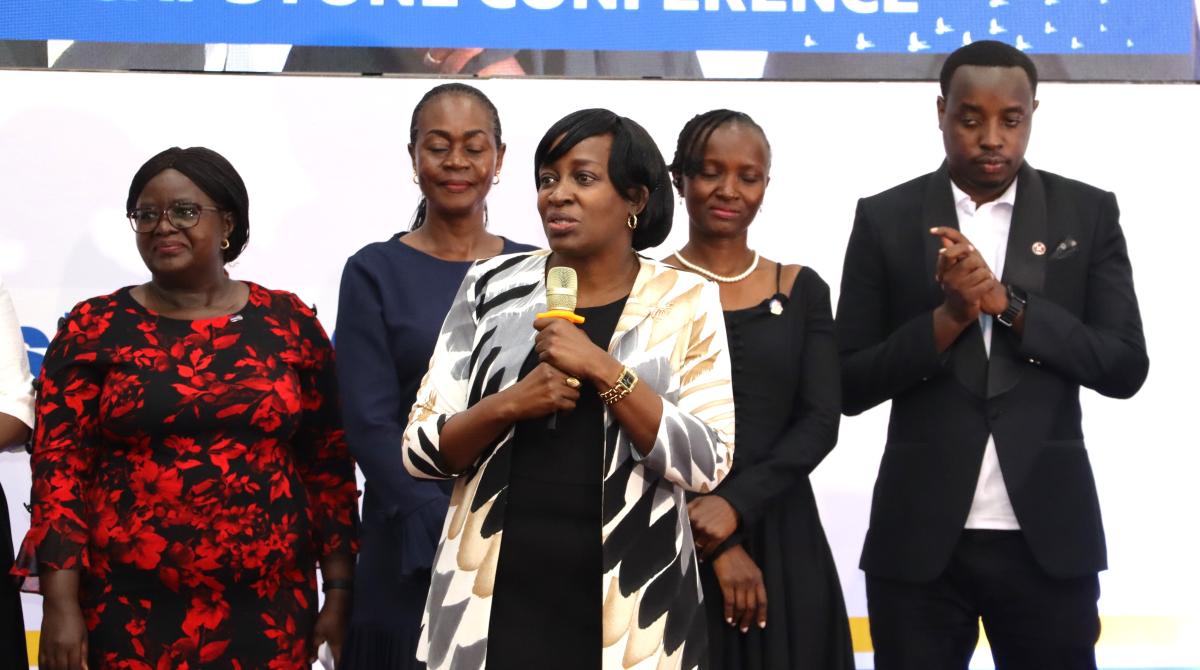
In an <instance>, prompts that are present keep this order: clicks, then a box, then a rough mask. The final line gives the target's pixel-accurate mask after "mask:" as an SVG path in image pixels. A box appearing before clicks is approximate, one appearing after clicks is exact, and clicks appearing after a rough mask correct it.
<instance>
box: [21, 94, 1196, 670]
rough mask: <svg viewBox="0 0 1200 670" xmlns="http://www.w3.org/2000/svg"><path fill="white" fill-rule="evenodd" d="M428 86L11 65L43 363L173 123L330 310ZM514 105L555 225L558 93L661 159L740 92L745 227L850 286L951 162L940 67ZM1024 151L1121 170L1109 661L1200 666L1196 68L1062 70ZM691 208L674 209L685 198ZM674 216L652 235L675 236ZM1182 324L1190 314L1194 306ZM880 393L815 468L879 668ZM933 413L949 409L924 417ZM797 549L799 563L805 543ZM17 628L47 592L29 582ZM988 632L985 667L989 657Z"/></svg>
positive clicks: (1107, 466) (24, 315) (537, 234)
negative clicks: (1076, 76) (1184, 73)
mask: <svg viewBox="0 0 1200 670" xmlns="http://www.w3.org/2000/svg"><path fill="white" fill-rule="evenodd" d="M434 83H436V82H433V81H430V80H420V79H396V78H362V77H353V78H340V77H333V78H315V77H299V76H255V75H239V76H231V75H205V74H171V75H168V74H144V73H143V74H138V73H120V74H118V73H68V72H46V71H0V100H3V103H2V104H0V274H2V275H3V276H4V279H5V282H6V283H7V285H8V286H9V288H10V289H11V291H12V293H13V298H14V301H15V303H16V307H17V309H18V313H19V314H20V318H21V321H22V323H23V324H24V325H25V326H26V336H27V337H26V339H27V342H28V344H29V346H30V351H31V358H32V359H33V361H34V363H35V365H36V364H37V363H39V362H40V357H41V354H42V353H43V352H44V350H45V345H46V343H47V337H48V336H51V335H52V334H53V331H54V328H55V323H56V321H57V319H58V318H59V317H60V316H61V315H62V314H63V313H64V312H66V311H67V310H69V309H70V308H71V306H72V305H74V304H75V303H76V302H77V301H79V300H81V299H84V298H87V297H89V296H93V295H96V294H100V293H106V292H109V291H111V290H113V289H115V288H117V287H120V286H125V285H129V284H136V283H140V282H142V281H144V280H145V279H146V278H147V273H146V270H145V268H144V267H143V265H142V263H141V261H140V258H139V257H138V254H137V252H136V250H135V248H134V241H133V233H132V232H131V231H130V230H129V226H128V223H127V222H126V221H125V219H124V218H123V209H124V200H125V193H126V190H127V188H128V184H129V179H130V178H131V176H132V175H133V172H134V171H135V170H136V169H137V167H138V166H139V165H140V164H141V163H142V162H143V161H144V160H145V159H146V158H148V157H149V156H151V155H152V154H154V153H155V152H157V151H159V150H161V149H163V148H165V147H168V146H172V145H179V146H191V145H205V146H209V147H212V148H214V149H216V150H218V151H220V152H221V153H223V154H225V155H226V156H227V157H228V158H229V159H230V160H231V161H232V162H233V164H234V165H235V166H237V168H238V169H239V170H240V171H241V173H242V175H243V176H244V178H245V180H246V182H247V184H248V186H249V190H250V194H251V209H250V211H251V235H250V245H249V247H248V249H247V250H246V252H245V254H244V255H243V256H242V259H241V260H239V261H238V262H236V263H235V264H233V265H232V266H231V268H230V271H231V274H232V275H233V276H234V277H235V278H242V279H249V280H253V281H257V282H260V283H262V284H264V285H266V286H268V287H271V288H281V289H288V290H291V291H294V292H296V293H298V294H299V295H300V296H301V297H302V298H303V299H304V300H306V301H308V302H310V303H315V304H316V305H317V306H318V309H319V316H320V319H321V321H322V322H323V323H324V324H325V325H326V326H327V327H329V328H331V327H332V325H333V324H334V322H335V317H336V314H337V302H336V298H337V288H338V281H339V277H340V273H341V269H342V265H343V263H344V261H345V259H346V258H347V257H348V256H349V255H350V254H352V253H353V252H354V251H355V250H357V249H358V248H360V247H361V246H363V245H365V244H367V243H369V242H372V241H376V240H380V239H385V238H386V237H388V236H389V235H391V234H392V233H394V232H396V231H398V230H401V229H404V228H407V226H408V222H409V217H410V215H411V213H412V211H413V207H414V205H415V203H416V198H417V188H416V186H415V185H413V184H412V182H411V180H410V177H411V172H412V170H411V166H410V162H409V158H408V154H407V152H406V148H405V145H406V144H407V142H408V124H409V117H410V114H411V110H412V107H413V105H414V104H415V103H416V101H417V100H418V99H419V98H420V96H421V95H422V94H423V93H424V91H425V90H427V89H428V88H429V87H431V86H432V85H433V84H434ZM478 86H479V87H480V88H482V89H483V90H484V91H485V92H486V93H487V94H488V95H490V96H491V97H492V99H493V100H494V101H495V102H496V104H497V106H498V107H499V109H500V114H501V117H502V121H503V125H504V130H505V140H506V141H507V143H508V155H507V160H506V162H505V166H504V170H503V177H502V182H501V184H500V185H499V186H497V187H495V188H494V189H493V196H492V198H491V199H490V212H491V229H492V230H493V231H495V232H497V233H501V234H504V235H506V236H509V237H511V238H514V239H516V240H520V241H523V242H530V243H535V244H541V243H543V242H544V238H543V235H542V233H541V228H540V224H539V221H538V217H537V213H536V209H535V191H534V179H533V165H532V153H533V149H534V147H535V145H536V143H537V141H538V140H539V139H540V137H541V134H542V133H543V132H544V130H545V129H546V128H547V127H549V125H550V124H551V123H552V122H553V121H555V120H557V119H558V118H559V117H561V116H562V115H563V114H565V113H567V112H570V111H573V110H575V109H578V108H581V107H588V106H605V107H609V108H611V109H613V110H615V111H617V112H619V113H621V114H625V115H628V116H631V117H633V118H635V119H637V120H638V121H640V122H641V123H642V124H644V125H645V126H646V128H647V129H648V130H649V131H650V133H651V134H652V135H653V136H654V137H655V138H656V139H657V140H658V142H659V145H660V147H661V148H662V149H663V151H664V153H665V154H666V156H667V158H668V159H669V158H670V155H671V153H672V152H673V150H674V144H675V137H676V134H677V132H678V130H679V128H680V127H681V126H682V125H683V123H684V122H685V121H686V120H687V119H688V118H690V117H691V116H692V115H693V114H695V113H698V112H701V111H704V110H707V109H711V108H714V107H722V106H730V107H736V108H738V109H741V110H744V111H746V112H749V113H750V114H751V115H753V116H754V117H755V118H756V119H757V120H758V121H759V122H760V123H761V124H762V126H763V128H765V130H766V132H767V134H768V135H769V137H770V140H771V143H772V146H773V147H774V163H773V168H772V182H771V185H770V188H769V189H768V192H767V197H766V201H765V205H764V209H763V213H762V214H761V215H760V216H759V218H758V220H757V222H756V223H755V224H754V227H753V229H752V234H751V242H752V244H753V246H755V247H756V248H758V249H760V250H762V251H763V252H764V253H765V254H766V255H767V256H769V257H771V258H773V259H778V260H781V261H786V262H796V263H802V264H806V265H810V266H812V267H814V268H815V269H816V270H817V271H818V272H820V273H821V274H822V276H824V278H825V279H826V280H827V281H828V282H829V283H830V285H831V286H832V287H833V289H834V298H835V300H836V294H837V287H838V284H839V281H840V271H841V264H842V254H843V251H844V248H845V243H846V239H847V237H848V235H849V232H850V225H851V222H852V217H853V213H854V207H855V202H856V199H857V198H859V197H861V196H864V195H869V194H872V193H876V192H878V191H880V190H883V189H885V188H887V187H889V186H892V185H894V184H896V183H899V182H901V181H904V180H907V179H909V178H911V177H914V176H916V175H918V174H922V173H924V172H927V171H930V170H933V169H935V168H936V167H937V166H938V164H939V163H940V161H941V158H942V146H941V137H940V133H939V132H938V129H937V125H936V116H935V106H934V103H935V97H936V95H937V86H936V84H934V83H891V84H880V83H873V84H865V83H864V84H859V83H778V82H776V83H765V82H757V83H751V82H741V83H739V82H650V81H624V82H622V81H570V80H558V81H547V80H532V79H508V80H488V81H480V82H478ZM1038 97H1039V98H1040V100H1041V107H1040V109H1039V110H1038V112H1037V114H1036V117H1035V123H1034V130H1033V140H1032V143H1031V145H1030V150H1029V153H1028V158H1029V160H1030V162H1031V163H1032V164H1033V165H1034V166H1036V167H1039V168H1042V169H1046V170H1050V171H1054V172H1058V173H1061V174H1065V175H1068V176H1071V177H1074V178H1077V179H1082V180H1084V181H1087V182H1089V183H1092V184H1094V185H1097V186H1099V187H1102V188H1105V189H1110V190H1113V191H1115V192H1116V193H1117V195H1118V198H1119V202H1120V204H1121V207H1122V213H1123V216H1122V223H1123V225H1124V229H1125V233H1126V236H1127V238H1128V241H1129V246H1130V254H1131V256H1132V259H1133V266H1134V276H1135V280H1136V285H1137V291H1138V295H1139V297H1140V299H1141V304H1142V311H1143V318H1144V321H1145V330H1146V339H1147V342H1148V346H1149V351H1150V358H1151V361H1152V364H1151V370H1150V376H1149V379H1148V380H1147V382H1146V385H1145V387H1144V388H1143V389H1142V391H1141V393H1140V394H1139V395H1138V396H1137V397H1135V398H1133V399H1132V400H1127V401H1113V400H1108V399H1104V398H1100V397H1099V396H1097V395H1095V394H1094V393H1091V392H1087V391H1085V392H1084V413H1085V422H1084V430H1085V433H1086V436H1087V440H1088V446H1089V452H1090V455H1091V458H1092V463H1093V467H1094V469H1095V472H1096V477H1097V480H1098V483H1099V488H1100V494H1101V500H1102V503H1103V512H1104V519H1105V525H1106V527H1107V529H1108V534H1109V559H1110V565H1111V569H1110V570H1109V571H1108V572H1106V573H1103V575H1102V577H1101V583H1102V588H1103V596H1102V598H1101V601H1100V606H1101V612H1102V614H1103V616H1104V636H1103V638H1102V641H1101V643H1100V646H1099V656H1100V661H1101V665H1102V667H1105V668H1166V667H1171V668H1197V667H1200V617H1198V616H1197V615H1196V614H1195V611H1196V604H1197V602H1200V589H1198V587H1197V581H1196V578H1195V573H1196V570H1195V564H1196V556H1197V551H1196V549H1197V539H1196V538H1197V533H1196V520H1195V516H1196V512H1197V509H1198V508H1200V506H1198V505H1197V493H1196V492H1197V486H1196V473H1197V471H1198V467H1197V466H1200V457H1198V456H1197V446H1198V445H1197V438H1196V431H1195V428H1194V425H1195V418H1194V417H1195V416H1196V414H1195V411H1196V410H1195V402H1196V401H1195V398H1196V397H1197V396H1196V392H1195V388H1194V381H1195V377H1196V372H1197V370H1198V367H1200V366H1197V364H1196V362H1195V345H1194V330H1195V325H1194V324H1195V319H1196V317H1195V316H1194V314H1193V312H1194V304H1193V302H1192V298H1193V294H1194V290H1193V288H1192V287H1191V285H1190V280H1189V279H1188V277H1189V276H1190V275H1188V274H1187V273H1188V272H1189V271H1190V270H1191V269H1194V267H1195V259H1196V249H1200V226H1198V225H1197V224H1198V223H1200V216H1198V215H1197V214H1196V209H1195V207H1194V206H1193V205H1192V202H1191V200H1190V197H1191V196H1192V195H1194V194H1195V193H1196V190H1197V188H1198V187H1200V170H1197V169H1196V162H1195V157H1196V156H1197V155H1200V132H1198V131H1200V126H1197V122H1196V119H1200V87H1197V86H1195V85H1098V84H1092V85H1082V84H1052V85H1043V86H1042V87H1041V88H1040V89H1039V96H1038ZM680 209H681V208H680ZM686 232H687V231H686V216H685V213H684V212H683V211H677V213H676V227H675V229H674V231H673V232H672V235H671V237H670V238H669V239H668V241H667V243H666V244H664V245H663V246H662V247H660V248H659V249H657V250H654V251H652V252H651V255H653V256H655V257H662V256H665V255H666V254H667V253H669V252H670V251H671V250H673V249H675V248H677V247H678V246H679V245H681V244H682V242H683V240H684V239H685V237H686ZM1187 324H1193V325H1191V326H1189V325H1187ZM886 418H887V413H886V409H884V408H878V409H876V410H873V411H871V412H869V413H867V414H865V415H863V416H860V417H856V418H851V419H845V420H844V421H843V423H842V433H841V442H840V444H839V445H838V447H837V449H835V450H834V452H833V453H832V455H831V456H830V457H829V458H828V459H826V461H825V462H824V463H823V464H822V465H821V467H819V468H818V469H817V471H816V473H815V474H814V476H813V481H814V485H815V487H816V490H817V493H818V499H819V503H820V508H821V513H822V517H823V519H824V522H825V527H826V530H827V532H828V535H829V538H830V541H831V543H832V545H833V550H834V554H835V556H836V558H837V562H838V567H839V570H840V572H841V577H842V581H843V587H844V590H845V593H846V600H847V605H848V608H849V612H850V615H851V617H852V619H853V623H854V626H855V631H856V648H857V649H858V650H859V651H860V652H864V653H862V654H860V655H859V660H860V667H864V668H866V667H870V666H871V661H870V655H869V654H868V653H866V652H867V651H868V650H869V649H870V646H869V640H868V639H867V637H866V635H865V630H866V628H865V621H864V619H863V617H865V616H866V604H865V597H864V589H863V578H862V573H861V572H860V571H859V570H858V569H857V561H858V555H859V549H860V544H861V541H862V538H863V533H864V530H865V526H866V522H867V513H868V508H869V503H870V493H871V487H872V484H873V481H874V478H875V473H876V471H877V468H878V464H879V459H880V455H881V453H882V448H883V442H884V430H885V425H886ZM931 420H936V417H931ZM0 479H2V481H3V484H4V488H5V490H6V492H7V493H8V498H9V504H10V509H9V513H10V515H11V517H12V522H13V530H14V533H15V535H14V538H13V539H14V542H19V541H20V539H21V535H22V534H23V532H24V530H25V529H26V527H27V525H28V513H27V512H26V510H25V509H24V508H23V506H22V503H24V502H27V500H28V495H27V492H28V490H29V474H28V466H27V459H26V457H25V456H24V455H21V454H6V455H3V456H0ZM797 569H803V566H797ZM25 608H26V609H25V615H26V623H27V628H28V629H30V630H31V631H35V630H36V629H37V628H38V625H39V620H40V611H41V601H40V599H39V598H37V597H34V596H26V600H25ZM990 663H991V662H990V658H989V657H988V656H987V655H986V654H982V655H979V656H978V657H977V659H976V661H975V664H974V666H973V667H976V668H987V667H990Z"/></svg>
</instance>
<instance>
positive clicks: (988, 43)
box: [941, 40, 1038, 97]
mask: <svg viewBox="0 0 1200 670" xmlns="http://www.w3.org/2000/svg"><path fill="white" fill-rule="evenodd" d="M964 65H978V66H982V67H1019V68H1021V69H1022V70H1025V74H1026V75H1027V76H1028V77H1029V87H1030V89H1031V90H1032V91H1033V93H1034V95H1037V85H1038V73H1037V66H1036V65H1034V64H1033V60H1032V59H1031V58H1030V57H1029V56H1026V55H1025V52H1023V51H1021V50H1020V49H1018V48H1016V47H1014V46H1012V45H1009V44H1005V43H1004V42H997V41H996V40H980V41H978V42H971V43H970V44H968V45H966V46H963V47H959V48H958V49H956V50H955V51H954V53H952V54H950V55H949V56H947V57H946V62H944V63H942V76H941V84H942V96H943V97H945V96H946V95H948V94H949V92H950V80H951V79H953V78H954V72H955V70H957V69H958V68H960V67H962V66H964Z"/></svg>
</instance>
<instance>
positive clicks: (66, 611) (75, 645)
mask: <svg viewBox="0 0 1200 670" xmlns="http://www.w3.org/2000/svg"><path fill="white" fill-rule="evenodd" d="M87 657H88V643H87V625H86V624H84V622H83V610H82V609H80V607H79V600H78V599H75V598H54V597H46V598H45V599H44V601H43V603H42V637H41V642H40V644H39V646H38V670H87V667H88V663H87Z"/></svg>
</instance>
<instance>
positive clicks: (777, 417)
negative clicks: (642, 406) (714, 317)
mask: <svg viewBox="0 0 1200 670" xmlns="http://www.w3.org/2000/svg"><path fill="white" fill-rule="evenodd" d="M725 328H726V332H727V333H728V336H729V356H730V361H731V363H732V365H733V398H734V406H735V408H736V411H737V419H736V421H737V427H736V430H737V451H736V453H735V454H734V459H733V470H732V471H731V472H730V474H729V476H728V477H727V478H726V479H725V481H724V482H722V483H721V485H720V486H719V487H718V488H717V490H716V491H715V495H719V496H721V497H723V498H725V499H726V500H727V501H729V503H730V504H731V505H732V506H733V508H734V509H735V510H737V512H738V515H739V517H740V518H741V525H740V527H739V528H738V530H737V531H736V532H735V537H734V538H731V541H733V542H740V544H741V545H742V547H743V548H744V549H745V550H746V552H747V553H748V554H749V555H750V557H751V558H752V559H753V560H754V562H755V563H756V564H757V565H758V567H759V569H760V570H762V573H763V581H764V583H765V588H766V591H767V628H766V629H765V630H760V629H759V628H758V627H757V626H751V628H750V630H749V632H747V633H742V632H741V631H740V630H738V629H735V628H733V627H731V626H729V625H728V624H726V623H725V621H724V613H723V605H724V599H723V598H722V595H721V588H720V585H719V583H718V581H717V578H716V575H715V574H713V570H712V566H711V564H710V563H709V562H707V561H705V562H702V563H701V564H700V579H701V582H702V583H703V585H704V601H705V609H706V610H707V613H708V615H707V616H708V631H709V632H708V639H709V645H710V646H709V649H710V654H709V660H708V661H707V663H706V664H704V665H703V666H702V667H704V668H706V670H853V668H854V652H853V650H852V646H851V640H850V628H849V624H848V622H847V619H846V606H845V603H844V602H843V600H842V591H841V585H840V583H839V581H838V574H837V567H836V566H835V565H834V562H833V555H832V554H831V552H830V550H829V543H828V542H827V540H826V538H825V531H824V529H823V528H822V526H821V518H820V516H819V515H818V513H817V502H816V499H815V497H814V496H813V489H812V485H811V484H810V483H809V481H808V475H809V473H811V472H812V470H813V468H815V467H816V466H817V465H818V464H819V463H820V462H821V460H822V459H823V458H824V457H825V455H826V454H827V453H829V451H830V450H831V449H833V446H834V444H835V443H836V441H837V429H838V421H839V414H840V410H841V404H840V403H841V387H840V383H839V382H840V376H839V370H838V355H837V345H836V342H835V340H834V333H833V317H832V314H831V311H830V302H829V287H828V285H826V284H825V282H824V281H823V280H822V279H821V277H820V276H818V275H817V273H816V272H814V271H812V270H811V269H809V268H807V267H805V268H803V269H802V270H801V271H800V274H799V275H798V276H797V277H796V281H795V283H794V284H793V286H792V290H791V294H790V295H784V294H783V293H782V292H781V291H780V289H779V270H778V269H777V270H776V292H775V295H773V296H771V297H770V298H767V299H766V300H763V301H762V302H761V303H759V304H758V305H755V306H754V307H750V308H747V309H739V310H730V311H726V312H725Z"/></svg>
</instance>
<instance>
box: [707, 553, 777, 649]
mask: <svg viewBox="0 0 1200 670" xmlns="http://www.w3.org/2000/svg"><path fill="white" fill-rule="evenodd" d="M712 568H713V573H714V574H716V576H717V581H718V582H719V583H720V584H721V596H722V597H723V598H724V600H725V623H727V624H729V625H730V626H733V627H735V628H738V629H739V630H741V631H742V632H743V633H745V632H746V631H748V630H750V626H751V625H752V624H754V623H756V622H757V623H758V627H759V628H766V627H767V588H766V586H765V585H764V584H763V576H762V570H760V569H759V568H758V565H757V564H756V563H755V562H754V559H752V558H750V554H747V553H746V550H745V549H743V548H742V545H740V544H738V545H734V546H732V547H730V548H728V549H726V550H725V551H724V552H723V553H722V554H721V555H720V556H717V557H716V558H714V559H713V560H712Z"/></svg>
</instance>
